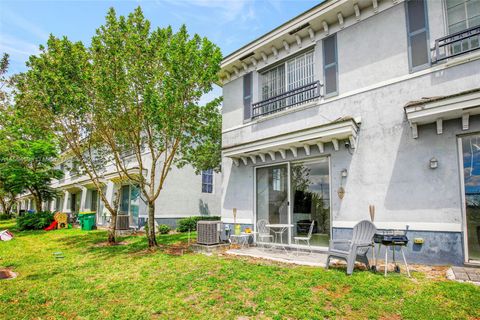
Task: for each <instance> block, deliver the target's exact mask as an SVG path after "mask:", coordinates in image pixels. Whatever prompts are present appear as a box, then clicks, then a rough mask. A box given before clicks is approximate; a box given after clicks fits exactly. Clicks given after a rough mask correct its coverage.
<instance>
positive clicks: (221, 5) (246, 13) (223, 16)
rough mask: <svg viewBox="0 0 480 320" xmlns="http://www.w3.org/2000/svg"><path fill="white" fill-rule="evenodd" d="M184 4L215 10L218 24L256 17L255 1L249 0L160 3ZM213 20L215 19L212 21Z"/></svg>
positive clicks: (167, 1)
mask: <svg viewBox="0 0 480 320" xmlns="http://www.w3.org/2000/svg"><path fill="white" fill-rule="evenodd" d="M162 2H163V3H168V4H170V5H175V6H182V7H184V8H191V7H200V8H206V9H210V10H212V11H214V13H215V14H214V16H215V17H217V18H218V20H216V21H215V23H217V24H225V23H228V22H232V21H235V20H240V21H246V20H251V19H254V18H255V9H254V6H253V4H254V3H253V1H249V0H180V1H179V0H163V1H160V2H159V3H162ZM211 22H213V21H211Z"/></svg>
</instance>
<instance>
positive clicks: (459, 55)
mask: <svg viewBox="0 0 480 320" xmlns="http://www.w3.org/2000/svg"><path fill="white" fill-rule="evenodd" d="M479 42H480V0H435V1H434V0H432V1H421V0H405V1H402V0H326V1H323V2H322V3H320V4H319V5H317V6H315V7H313V8H312V9H310V10H308V11H306V12H304V13H302V14H300V15H299V16H297V17H295V18H294V19H292V20H290V21H288V22H286V23H284V24H282V25H280V26H279V27H277V28H275V29H274V30H272V31H270V32H268V33H267V34H265V35H263V36H261V37H260V38H258V39H256V40H254V41H252V42H251V43H248V44H247V45H245V46H243V47H241V48H239V49H238V50H236V51H235V52H233V53H231V54H230V55H228V56H226V57H225V58H224V60H223V62H222V66H221V67H222V69H221V72H220V79H221V81H220V85H221V86H222V87H223V97H224V104H223V109H222V113H223V128H222V130H223V131H222V144H223V146H222V148H223V150H222V173H221V175H220V174H214V173H212V172H211V171H206V172H203V173H202V175H201V176H200V175H195V173H194V170H193V169H192V168H189V167H187V168H183V169H174V170H173V172H171V174H170V175H169V177H168V180H167V183H166V187H165V189H164V191H163V192H162V194H161V196H160V198H159V199H158V200H157V208H158V209H157V210H158V212H156V213H155V215H156V217H157V220H158V222H159V223H167V224H171V225H174V224H175V220H176V219H178V218H180V217H184V216H191V215H221V217H222V220H223V222H225V223H226V224H233V223H236V224H241V225H242V227H243V228H246V227H250V228H254V229H255V228H256V223H257V221H259V220H267V221H269V222H270V223H285V224H291V225H293V227H292V228H289V230H288V232H286V233H284V235H283V238H282V241H283V243H285V244H287V245H288V246H291V247H293V248H294V247H295V244H294V241H293V237H295V236H298V235H302V234H305V233H306V232H308V229H309V226H310V224H311V223H312V221H314V229H313V236H312V240H311V243H312V246H313V247H314V248H315V249H317V250H325V249H326V247H327V246H328V243H329V240H330V239H332V238H349V237H350V235H351V232H352V227H353V226H354V225H355V224H356V223H357V222H359V221H360V220H365V219H367V220H370V219H372V218H373V221H374V223H375V224H376V226H377V227H378V228H380V229H401V230H408V233H407V235H408V237H409V238H410V239H411V240H412V241H410V242H409V245H408V246H409V247H408V250H406V252H407V258H408V259H409V260H411V261H413V262H418V263H431V264H457V265H459V264H463V263H472V262H475V261H479V260H480V207H479V206H480V116H479V114H480V50H477V49H479V48H480V46H479ZM109 170H110V171H109ZM132 170H135V169H134V168H132ZM65 173H66V175H65V177H64V178H63V179H61V180H59V181H55V182H54V184H53V186H54V187H55V188H56V189H58V190H59V191H61V192H62V196H61V197H59V198H58V199H57V200H56V201H54V202H53V203H50V204H48V205H49V208H50V209H52V210H58V211H64V212H78V211H82V210H85V211H87V210H91V211H95V212H97V222H98V223H99V224H103V223H106V222H107V221H108V214H107V212H106V210H104V209H103V206H102V203H101V201H100V200H99V198H98V195H97V193H96V191H95V190H94V188H93V186H92V185H91V183H90V182H89V180H88V179H87V177H86V176H79V175H70V174H69V172H68V170H66V172H65ZM104 176H105V190H106V194H107V196H108V197H110V198H111V197H112V196H113V194H114V192H115V191H118V190H119V191H120V192H121V205H120V207H121V211H122V213H123V214H124V215H125V216H126V219H128V220H129V224H130V226H141V225H143V224H144V223H145V220H146V215H147V214H146V205H145V203H144V201H142V199H141V195H140V193H139V190H138V188H137V187H136V186H135V185H131V184H129V183H128V182H125V181H122V180H121V179H120V178H119V177H118V175H116V174H115V173H114V170H113V167H112V168H110V169H108V168H107V169H106V170H105V175H104ZM21 205H22V206H21V208H23V209H30V208H31V201H29V200H28V199H26V198H25V199H24V200H22V201H21ZM372 207H374V208H375V210H369V208H372ZM370 213H372V214H370Z"/></svg>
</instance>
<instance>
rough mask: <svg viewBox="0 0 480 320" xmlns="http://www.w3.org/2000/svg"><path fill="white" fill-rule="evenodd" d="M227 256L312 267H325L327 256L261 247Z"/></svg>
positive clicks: (230, 252)
mask: <svg viewBox="0 0 480 320" xmlns="http://www.w3.org/2000/svg"><path fill="white" fill-rule="evenodd" d="M226 253H227V254H231V255H235V256H245V257H251V258H256V259H266V260H272V261H277V262H283V263H292V264H298V265H304V266H312V267H325V263H326V262H327V255H326V254H325V253H320V252H313V253H310V252H302V251H300V252H299V254H298V255H297V252H296V251H294V250H293V251H287V252H285V250H283V249H277V248H275V249H264V248H259V247H248V248H243V249H230V250H227V251H226Z"/></svg>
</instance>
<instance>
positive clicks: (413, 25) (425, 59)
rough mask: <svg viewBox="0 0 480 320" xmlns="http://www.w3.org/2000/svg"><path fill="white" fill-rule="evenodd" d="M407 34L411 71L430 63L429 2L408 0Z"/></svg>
mask: <svg viewBox="0 0 480 320" xmlns="http://www.w3.org/2000/svg"><path fill="white" fill-rule="evenodd" d="M406 8H407V36H408V57H409V61H410V71H417V70H419V69H422V68H424V67H426V66H428V65H430V48H429V46H428V19H427V4H426V1H424V0H407V1H406Z"/></svg>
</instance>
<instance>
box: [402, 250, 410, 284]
mask: <svg viewBox="0 0 480 320" xmlns="http://www.w3.org/2000/svg"><path fill="white" fill-rule="evenodd" d="M400 250H402V257H403V263H405V268H406V269H407V275H408V277H410V270H408V264H407V259H405V253H404V252H403V246H402V247H400Z"/></svg>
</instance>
